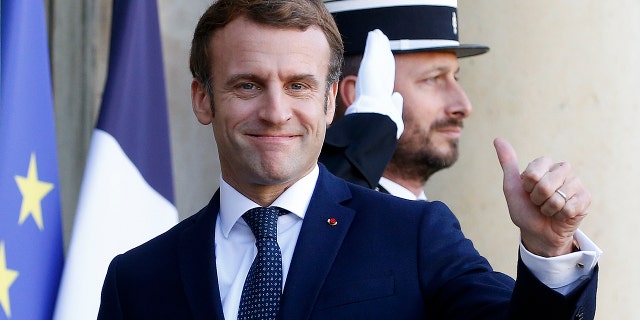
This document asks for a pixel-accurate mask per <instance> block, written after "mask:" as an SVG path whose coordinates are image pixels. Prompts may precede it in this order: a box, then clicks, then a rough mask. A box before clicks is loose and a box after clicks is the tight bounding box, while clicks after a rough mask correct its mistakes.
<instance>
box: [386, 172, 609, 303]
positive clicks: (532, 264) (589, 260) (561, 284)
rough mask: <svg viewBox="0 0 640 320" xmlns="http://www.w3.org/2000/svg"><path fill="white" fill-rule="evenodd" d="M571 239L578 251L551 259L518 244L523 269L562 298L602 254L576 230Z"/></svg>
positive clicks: (398, 189)
mask: <svg viewBox="0 0 640 320" xmlns="http://www.w3.org/2000/svg"><path fill="white" fill-rule="evenodd" d="M378 183H379V184H380V185H381V186H382V187H383V188H385V189H386V190H387V191H389V193H390V194H392V195H394V196H396V197H400V198H404V199H408V200H427V196H426V195H425V193H424V191H422V193H421V194H420V195H418V196H416V195H415V194H413V192H411V191H409V190H408V189H407V188H405V187H403V186H401V185H399V184H397V183H396V182H394V181H391V180H389V179H387V178H385V177H381V178H380V181H379V182H378ZM574 237H575V238H576V240H577V241H578V245H579V246H580V251H578V252H573V253H570V254H565V255H562V256H558V257H551V258H545V257H541V256H538V255H535V254H533V253H531V252H529V251H528V250H527V249H526V248H525V247H524V245H523V244H522V243H520V257H522V262H523V263H524V264H525V265H526V266H527V268H529V270H531V272H532V273H533V274H534V275H535V276H536V277H537V278H538V280H540V282H542V283H544V284H545V285H547V287H549V288H551V289H554V290H556V291H557V292H559V293H562V294H565V295H566V294H567V293H569V292H571V290H573V289H575V288H576V287H578V286H579V285H580V283H582V280H584V279H585V278H586V277H588V276H589V275H590V274H591V271H593V268H594V267H595V266H596V264H597V263H598V259H600V255H602V250H600V248H598V246H597V245H596V244H595V243H594V242H593V241H591V239H589V237H587V236H586V235H585V234H584V233H583V232H582V231H580V230H577V231H576V233H575V235H574Z"/></svg>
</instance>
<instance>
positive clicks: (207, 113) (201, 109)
mask: <svg viewBox="0 0 640 320" xmlns="http://www.w3.org/2000/svg"><path fill="white" fill-rule="evenodd" d="M191 105H192V107H193V113H194V114H195V115H196V118H198V121H199V122H200V123H202V124H204V125H208V124H210V123H211V121H213V110H212V109H211V108H212V107H211V97H209V95H208V94H207V90H206V88H205V87H204V84H202V83H200V81H198V80H197V79H193V81H192V82H191Z"/></svg>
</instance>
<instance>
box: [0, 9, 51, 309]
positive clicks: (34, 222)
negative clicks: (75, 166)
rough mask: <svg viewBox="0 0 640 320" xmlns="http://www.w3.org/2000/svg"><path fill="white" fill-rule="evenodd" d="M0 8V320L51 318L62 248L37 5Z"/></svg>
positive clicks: (46, 64)
mask: <svg viewBox="0 0 640 320" xmlns="http://www.w3.org/2000/svg"><path fill="white" fill-rule="evenodd" d="M0 12H1V14H2V18H1V20H2V22H1V24H2V35H1V39H2V47H1V48H2V50H1V55H2V59H1V64H0V67H1V69H2V72H1V81H0V82H1V86H0V319H51V316H52V313H53V308H54V305H55V299H56V294H57V289H58V284H59V280H60V274H61V271H62V263H63V245H62V226H61V214H60V197H59V185H58V181H59V180H58V160H57V155H56V140H55V127H54V113H53V99H52V90H51V76H50V68H49V54H48V52H49V51H48V46H47V32H46V28H45V14H44V4H43V1H42V0H28V1H27V0H2V6H1V11H0Z"/></svg>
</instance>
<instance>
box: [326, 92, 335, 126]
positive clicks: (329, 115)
mask: <svg viewBox="0 0 640 320" xmlns="http://www.w3.org/2000/svg"><path fill="white" fill-rule="evenodd" d="M337 91H338V82H337V81H336V82H334V83H332V84H331V86H330V87H329V92H328V95H329V96H328V97H327V106H326V110H325V116H326V119H327V126H328V125H330V124H331V122H333V116H334V115H335V114H336V99H337V97H336V95H337V93H338V92H337Z"/></svg>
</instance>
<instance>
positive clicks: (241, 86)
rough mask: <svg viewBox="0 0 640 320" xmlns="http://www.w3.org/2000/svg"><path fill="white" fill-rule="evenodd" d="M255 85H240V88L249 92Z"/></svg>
mask: <svg viewBox="0 0 640 320" xmlns="http://www.w3.org/2000/svg"><path fill="white" fill-rule="evenodd" d="M255 87H256V86H255V85H254V84H253V83H243V84H241V85H240V88H242V89H244V90H251V89H255Z"/></svg>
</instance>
